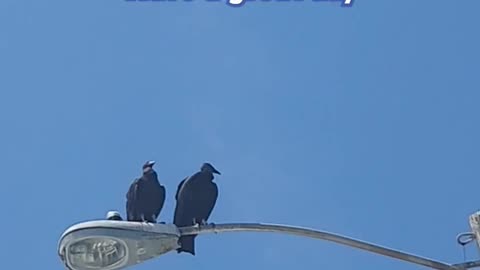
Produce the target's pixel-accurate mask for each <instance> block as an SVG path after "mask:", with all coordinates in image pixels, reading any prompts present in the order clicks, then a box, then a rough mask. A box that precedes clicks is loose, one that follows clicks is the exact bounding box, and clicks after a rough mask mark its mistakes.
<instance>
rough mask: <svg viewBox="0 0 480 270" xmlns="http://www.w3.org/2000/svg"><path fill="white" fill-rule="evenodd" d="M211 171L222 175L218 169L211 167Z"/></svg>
mask: <svg viewBox="0 0 480 270" xmlns="http://www.w3.org/2000/svg"><path fill="white" fill-rule="evenodd" d="M213 173H216V174H218V175H222V174H221V173H220V172H219V171H217V169H215V168H213Z"/></svg>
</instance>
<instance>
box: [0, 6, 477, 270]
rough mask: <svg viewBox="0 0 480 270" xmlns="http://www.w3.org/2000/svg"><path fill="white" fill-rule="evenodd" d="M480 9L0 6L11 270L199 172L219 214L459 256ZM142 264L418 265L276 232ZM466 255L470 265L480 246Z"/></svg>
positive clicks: (471, 174)
mask: <svg viewBox="0 0 480 270" xmlns="http://www.w3.org/2000/svg"><path fill="white" fill-rule="evenodd" d="M479 9H480V2H479V1H474V0H471V1H453V0H450V1H446V0H444V1H434V0H428V1H418V0H408V1H407V0H402V1H393V0H392V1H386V0H375V1H374V0H357V1H356V2H355V4H354V7H353V8H350V9H348V8H341V7H340V3H338V2H334V3H328V2H320V3H313V2H310V1H305V2H304V3H294V2H291V3H276V2H271V3H262V2H250V3H247V4H246V5H245V6H243V7H242V8H232V7H229V6H227V5H226V4H225V2H224V1H223V2H219V3H208V2H206V1H200V0H197V1H194V2H191V3H184V2H177V3H135V2H133V3H132V2H125V1H122V0H117V1H114V0H110V1H97V0H86V1H65V0H52V1H33V0H30V1H26V0H25V1H19V0H2V1H1V2H0V123H1V133H0V177H1V181H2V188H1V189H0V203H1V205H2V217H1V221H2V222H1V223H0V229H1V237H2V245H0V257H1V260H2V264H3V265H2V267H1V268H2V269H62V267H63V266H62V264H61V263H60V260H59V258H58V257H57V241H58V238H59V236H60V235H61V233H62V232H63V230H64V229H66V228H67V227H68V226H70V225H72V224H74V223H77V222H80V221H84V220H90V219H97V218H103V217H104V215H105V213H106V211H107V210H110V209H118V210H120V211H121V213H122V214H123V215H124V213H125V207H124V206H125V193H126V191H127V189H128V186H129V185H130V183H131V182H132V181H133V179H134V178H135V177H137V176H138V175H139V174H140V173H141V165H142V163H143V162H145V161H146V160H148V159H155V160H156V161H157V162H158V165H157V166H156V168H157V171H158V174H159V177H160V180H161V181H162V183H163V184H165V185H166V187H167V190H168V198H167V201H166V205H165V208H164V210H163V212H162V213H161V220H164V221H167V222H171V221H172V214H173V208H174V193H175V189H176V187H177V184H178V183H179V181H180V180H182V179H183V178H184V177H185V176H187V175H189V174H192V173H194V172H196V171H197V170H198V168H199V166H200V164H201V163H202V162H204V161H210V162H212V163H213V164H214V165H215V166H216V167H217V168H218V169H219V170H220V171H221V172H222V173H223V175H222V176H221V177H219V178H218V180H217V182H218V185H219V189H220V196H219V199H218V204H217V206H216V208H215V210H214V213H213V214H212V218H211V221H214V222H217V223H221V222H240V221H244V222H255V221H263V222H272V223H287V224H292V225H299V226H306V227H312V228H317V229H322V230H329V231H333V232H336V233H341V234H345V235H348V236H351V237H356V238H360V239H364V240H368V241H372V242H377V243H379V244H382V245H386V246H389V247H393V248H398V249H402V250H407V251H409V252H413V253H416V254H420V255H424V256H427V257H432V258H436V259H439V260H444V261H447V262H452V263H454V262H455V263H456V262H460V261H462V260H463V256H462V251H461V248H460V246H458V245H457V244H456V241H455V236H456V235H457V233H460V232H463V231H466V230H468V220H467V219H468V215H469V214H471V213H473V212H475V211H476V210H477V209H478V208H480V201H479V200H478V197H477V196H476V194H477V193H478V190H479V189H480V170H479V162H480V158H479V152H480V143H479V138H480V126H479V116H480V108H479V100H480V87H479V83H480V82H479V80H480V76H479V74H478V71H479V69H478V63H479V61H480V53H479V50H478V48H479V47H480V39H479V35H478V34H479V30H478V10H479ZM197 243H198V244H197V252H198V255H197V256H195V257H193V256H189V255H186V254H181V255H177V254H176V253H170V254H167V255H165V256H163V257H161V258H158V259H156V260H152V261H150V262H148V263H145V264H142V265H139V266H137V267H136V268H135V269H138V270H142V269H144V270H148V269H193V268H195V269H205V270H206V269H208V270H211V269H229V270H240V269H242V270H243V269H277V270H291V269H300V268H301V269H332V270H335V269H338V270H359V269H389V270H408V269H419V267H417V266H415V265H411V264H409V263H404V262H401V261H396V260H392V259H390V258H383V257H379V256H376V255H372V254H370V253H365V252H363V251H357V250H352V249H349V248H346V247H343V246H337V245H334V244H332V243H327V242H319V241H315V240H311V239H303V238H296V237H292V236H283V235H277V234H252V233H238V234H223V235H205V236H201V237H199V238H198V241H197ZM467 255H468V257H469V258H471V259H473V258H475V257H476V255H477V253H476V251H475V250H474V246H471V247H470V248H469V249H468V252H467Z"/></svg>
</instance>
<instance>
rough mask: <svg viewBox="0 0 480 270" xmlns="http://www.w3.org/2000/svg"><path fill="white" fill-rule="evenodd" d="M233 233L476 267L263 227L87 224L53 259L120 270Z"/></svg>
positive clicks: (443, 266) (81, 269)
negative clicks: (196, 238) (185, 244)
mask: <svg viewBox="0 0 480 270" xmlns="http://www.w3.org/2000/svg"><path fill="white" fill-rule="evenodd" d="M470 225H471V227H472V230H473V231H474V233H476V234H477V235H479V238H480V229H479V228H480V212H478V213H475V214H473V215H471V216H470ZM474 226H477V227H474ZM474 228H476V229H477V231H475V229H474ZM238 231H244V232H245V231H250V232H276V233H284V234H292V235H297V236H303V237H310V238H315V239H320V240H326V241H330V242H335V243H337V244H342V245H347V246H350V247H353V248H358V249H362V250H365V251H368V252H372V253H376V254H380V255H383V256H388V257H391V258H395V259H399V260H402V261H407V262H410V263H414V264H418V265H422V266H425V267H429V268H432V269H438V270H464V269H469V268H474V267H479V266H480V261H473V262H466V263H459V264H447V263H444V262H440V261H436V260H432V259H429V258H424V257H420V256H417V255H414V254H409V253H406V252H403V251H398V250H394V249H391V248H387V247H382V246H379V245H376V244H372V243H368V242H365V241H361V240H357V239H353V238H349V237H346V236H342V235H338V234H334V233H330V232H325V231H318V230H313V229H309V228H301V227H293V226H287V225H277V224H262V223H230V224H209V225H203V226H191V227H182V228H177V227H176V226H175V225H173V224H153V223H144V222H129V221H117V220H95V221H88V222H83V223H79V224H76V225H74V226H71V227H70V228H68V229H67V230H66V231H65V232H64V233H63V234H62V236H61V238H60V241H59V246H58V254H59V256H60V258H61V260H62V261H63V263H64V264H65V266H66V267H67V268H68V269H71V270H100V269H102V270H119V269H123V268H126V267H129V266H133V265H136V264H139V263H142V262H144V261H146V260H150V259H153V258H156V257H158V256H161V255H163V254H165V253H168V252H170V251H173V250H176V249H177V248H179V244H178V239H179V237H180V236H181V235H197V234H204V233H220V232H238Z"/></svg>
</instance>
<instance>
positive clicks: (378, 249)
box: [179, 223, 464, 270]
mask: <svg viewBox="0 0 480 270" xmlns="http://www.w3.org/2000/svg"><path fill="white" fill-rule="evenodd" d="M179 230H180V233H181V235H197V234H204V233H220V232H241V231H244V232H276V233H285V234H292V235H297V236H304V237H310V238H315V239H321V240H326V241H330V242H335V243H338V244H342V245H346V246H350V247H354V248H358V249H363V250H366V251H369V252H372V253H377V254H380V255H384V256H388V257H392V258H395V259H399V260H402V261H407V262H411V263H414V264H419V265H423V266H426V267H430V268H433V269H439V270H458V269H462V267H461V266H460V265H449V264H446V263H443V262H439V261H434V260H431V259H428V258H424V257H419V256H416V255H413V254H409V253H406V252H402V251H398V250H394V249H390V248H387V247H382V246H379V245H375V244H371V243H368V242H364V241H360V240H356V239H353V238H349V237H346V236H342V235H338V234H334V233H329V232H325V231H317V230H313V229H309V228H301V227H293V226H286V225H278V224H264V223H228V224H208V225H201V226H192V227H182V228H179ZM462 266H463V265H462ZM463 269H464V268H463Z"/></svg>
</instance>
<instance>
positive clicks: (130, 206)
mask: <svg viewBox="0 0 480 270" xmlns="http://www.w3.org/2000/svg"><path fill="white" fill-rule="evenodd" d="M138 181H139V179H138V178H137V179H135V180H134V181H133V183H132V184H131V185H130V187H129V189H128V192H127V196H126V197H127V203H126V208H127V209H126V210H127V219H131V218H134V216H135V214H136V213H135V212H136V211H135V209H136V208H137V206H136V199H137V191H138Z"/></svg>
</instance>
